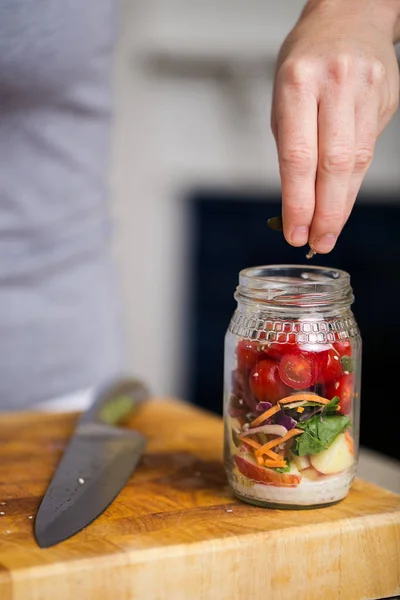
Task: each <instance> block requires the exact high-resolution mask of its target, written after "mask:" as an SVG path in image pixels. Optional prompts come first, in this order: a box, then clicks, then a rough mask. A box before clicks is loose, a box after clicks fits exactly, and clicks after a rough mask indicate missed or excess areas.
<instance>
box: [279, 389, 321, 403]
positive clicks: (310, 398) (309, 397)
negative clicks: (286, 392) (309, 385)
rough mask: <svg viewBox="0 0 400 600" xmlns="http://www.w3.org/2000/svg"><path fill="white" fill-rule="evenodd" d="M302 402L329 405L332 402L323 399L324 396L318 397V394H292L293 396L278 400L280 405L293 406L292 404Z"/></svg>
mask: <svg viewBox="0 0 400 600" xmlns="http://www.w3.org/2000/svg"><path fill="white" fill-rule="evenodd" d="M302 400H304V401H306V402H318V404H329V402H330V400H327V399H326V398H322V396H318V394H312V393H311V392H299V393H298V394H292V396H287V397H286V398H282V400H278V403H279V404H291V403H292V402H301V401H302Z"/></svg>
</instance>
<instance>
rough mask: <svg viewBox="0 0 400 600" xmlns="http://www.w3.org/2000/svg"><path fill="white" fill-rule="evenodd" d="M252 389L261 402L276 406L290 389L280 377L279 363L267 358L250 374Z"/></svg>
mask: <svg viewBox="0 0 400 600" xmlns="http://www.w3.org/2000/svg"><path fill="white" fill-rule="evenodd" d="M250 388H251V391H252V392H253V394H254V395H255V397H256V398H257V400H259V401H260V402H271V404H276V403H277V401H278V400H280V399H281V398H284V397H285V396H287V395H288V393H289V392H290V389H289V388H288V387H287V386H286V385H285V384H284V383H283V382H282V380H281V378H280V377H279V367H278V363H277V362H275V361H274V360H270V359H269V358H266V359H264V360H261V361H260V362H259V363H258V364H257V365H256V366H255V367H254V368H253V370H252V372H251V374H250Z"/></svg>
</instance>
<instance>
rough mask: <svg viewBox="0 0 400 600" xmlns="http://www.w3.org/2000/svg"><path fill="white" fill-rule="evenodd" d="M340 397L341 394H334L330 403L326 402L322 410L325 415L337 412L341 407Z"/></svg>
mask: <svg viewBox="0 0 400 600" xmlns="http://www.w3.org/2000/svg"><path fill="white" fill-rule="evenodd" d="M339 403H340V398H339V396H334V397H333V398H332V400H331V401H330V402H329V404H326V405H325V406H324V408H323V410H322V413H323V414H324V415H332V414H336V413H337V411H338V409H339Z"/></svg>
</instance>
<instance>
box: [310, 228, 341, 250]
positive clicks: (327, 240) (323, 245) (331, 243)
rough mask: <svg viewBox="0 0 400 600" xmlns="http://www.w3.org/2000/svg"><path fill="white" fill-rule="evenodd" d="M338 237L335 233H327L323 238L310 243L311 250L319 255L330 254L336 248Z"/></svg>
mask: <svg viewBox="0 0 400 600" xmlns="http://www.w3.org/2000/svg"><path fill="white" fill-rule="evenodd" d="M336 240H337V235H335V234H334V233H325V234H324V235H323V236H321V237H319V238H316V239H314V240H313V241H312V242H311V243H310V248H311V249H312V250H314V252H316V253H318V254H328V253H329V252H331V250H333V248H334V247H335V244H336Z"/></svg>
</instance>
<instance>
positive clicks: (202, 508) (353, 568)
mask: <svg viewBox="0 0 400 600" xmlns="http://www.w3.org/2000/svg"><path fill="white" fill-rule="evenodd" d="M75 420H76V416H71V415H34V414H19V415H12V416H6V417H3V418H2V419H1V420H0V502H1V505H0V512H1V513H4V514H1V515H0V599H1V600H11V599H12V600H54V599H56V600H74V599H79V600H136V599H142V598H143V599H145V600H255V599H257V600H258V599H259V600H264V599H268V600H292V599H293V600H303V599H304V600H314V599H315V600H322V599H324V600H330V599H332V600H338V599H339V598H340V600H361V598H362V599H368V598H369V599H371V598H387V597H389V596H396V595H397V594H400V496H397V495H395V494H392V493H389V492H387V491H384V490H382V489H380V488H377V487H375V486H372V485H369V484H367V483H364V482H362V481H357V482H356V483H355V485H354V487H353V490H352V492H351V494H350V496H349V497H348V498H347V499H346V500H344V501H343V502H341V503H340V504H338V505H336V506H334V507H330V508H325V509H317V510H309V511H307V510H306V511H285V510H268V509H262V508H256V507H252V506H249V505H246V504H244V503H240V502H238V501H236V500H234V499H233V497H232V496H231V494H230V492H229V489H228V488H227V485H226V480H225V475H224V471H223V468H222V463H221V453H222V424H221V421H220V419H219V418H217V417H215V416H212V415H210V414H208V413H204V412H201V411H199V410H197V409H195V408H193V407H190V406H188V405H186V404H184V403H181V402H177V401H158V402H157V401H154V402H151V403H149V404H148V405H147V406H144V407H143V408H142V409H141V412H140V414H138V415H137V416H136V417H135V418H134V419H132V420H131V422H130V423H129V426H132V427H137V428H140V429H141V430H142V431H143V432H144V433H145V434H147V436H148V438H149V445H148V449H147V452H146V454H145V456H144V458H143V460H142V463H141V466H140V467H139V468H138V470H137V471H136V473H135V474H134V476H133V477H132V478H131V480H130V481H129V483H128V485H127V486H126V487H125V489H124V490H123V491H122V492H121V494H120V495H119V497H118V498H117V499H116V501H115V502H114V503H113V504H112V505H111V506H110V507H109V508H108V510H107V511H106V512H105V513H104V514H103V515H102V516H101V517H99V518H98V519H97V520H96V521H95V522H94V523H92V524H91V525H90V526H88V527H87V528H86V529H85V530H84V531H82V532H80V533H79V534H78V535H76V536H75V537H74V538H72V539H70V540H67V541H66V542H64V543H62V544H60V545H58V546H55V547H53V548H49V549H40V548H39V547H38V546H37V545H36V543H35V540H34V537H33V532H32V531H33V524H34V518H35V514H36V511H37V509H38V506H39V503H40V501H41V498H42V496H43V494H44V492H45V490H46V487H47V485H48V483H49V481H50V479H51V476H52V475H53V472H54V469H55V467H56V465H57V463H58V461H59V459H60V457H61V454H62V451H63V449H64V447H65V444H66V442H67V440H68V438H69V436H70V434H71V433H72V431H73V427H74V423H75Z"/></svg>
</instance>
